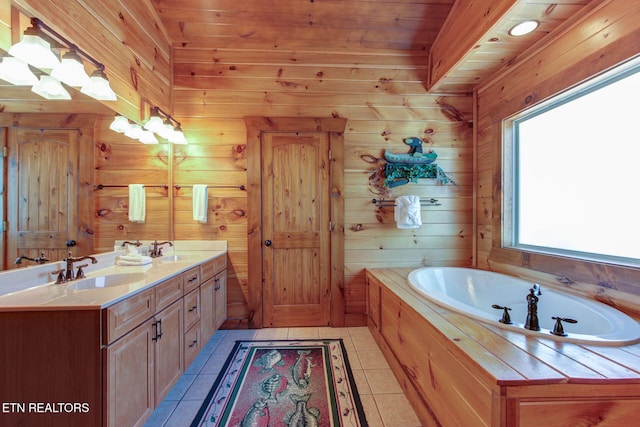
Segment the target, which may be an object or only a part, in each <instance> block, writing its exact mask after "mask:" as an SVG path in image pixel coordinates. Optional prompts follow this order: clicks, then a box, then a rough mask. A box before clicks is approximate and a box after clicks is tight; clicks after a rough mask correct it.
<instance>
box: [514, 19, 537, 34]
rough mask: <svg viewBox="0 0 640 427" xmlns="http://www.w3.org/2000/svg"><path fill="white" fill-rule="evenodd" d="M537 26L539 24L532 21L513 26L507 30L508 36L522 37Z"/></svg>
mask: <svg viewBox="0 0 640 427" xmlns="http://www.w3.org/2000/svg"><path fill="white" fill-rule="evenodd" d="M539 25H540V22H538V21H536V20H534V19H530V20H527V21H522V22H520V23H518V24H516V25H514V26H513V27H511V29H510V30H509V35H511V36H514V37H520V36H524V35H526V34H529V33H531V32H533V30H535V29H536V28H538V26H539Z"/></svg>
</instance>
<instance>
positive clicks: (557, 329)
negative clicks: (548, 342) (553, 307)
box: [550, 316, 578, 337]
mask: <svg viewBox="0 0 640 427" xmlns="http://www.w3.org/2000/svg"><path fill="white" fill-rule="evenodd" d="M552 319H553V320H555V321H556V324H555V325H553V331H550V332H551V333H552V334H553V335H558V336H560V337H566V336H567V333H566V332H565V331H564V328H563V327H562V322H567V323H578V321H577V320H575V319H566V318H562V317H556V316H553V317H552Z"/></svg>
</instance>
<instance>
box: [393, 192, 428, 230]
mask: <svg viewBox="0 0 640 427" xmlns="http://www.w3.org/2000/svg"><path fill="white" fill-rule="evenodd" d="M394 216H395V220H396V225H397V227H398V228H419V227H420V226H422V218H421V217H420V197H418V196H400V197H397V198H396V207H395V211H394Z"/></svg>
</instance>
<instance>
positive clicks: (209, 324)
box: [200, 277, 216, 343]
mask: <svg viewBox="0 0 640 427" xmlns="http://www.w3.org/2000/svg"><path fill="white" fill-rule="evenodd" d="M215 287H216V280H215V277H212V278H211V279H209V280H207V281H206V282H204V283H203V284H202V285H200V336H201V337H202V342H203V343H206V342H207V341H209V338H211V336H212V335H213V334H214V333H215V331H216V312H215V310H216V291H215Z"/></svg>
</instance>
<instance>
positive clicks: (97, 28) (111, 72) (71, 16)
mask: <svg viewBox="0 0 640 427" xmlns="http://www.w3.org/2000/svg"><path fill="white" fill-rule="evenodd" d="M12 4H13V5H15V6H16V8H17V9H16V10H19V11H21V12H23V13H24V14H25V15H27V16H28V17H37V18H40V19H41V20H42V21H43V22H44V23H45V24H46V25H48V26H49V27H51V28H53V29H54V30H55V31H57V32H59V33H60V34H62V35H63V36H65V37H66V38H67V39H69V40H70V41H71V42H73V43H75V44H77V45H78V47H79V48H80V49H82V50H83V51H85V52H86V53H88V54H89V55H91V56H92V57H94V58H95V59H96V60H97V61H99V62H101V63H103V64H104V65H105V66H106V73H107V76H108V78H109V82H110V84H111V87H112V88H113V90H114V91H115V92H116V93H117V94H118V97H119V99H118V101H114V102H105V104H106V105H108V106H109V107H110V108H113V109H114V110H115V111H118V112H120V113H122V114H124V115H126V116H127V117H129V118H131V119H133V120H140V119H141V110H142V114H143V115H144V114H145V111H147V110H148V105H146V104H151V105H154V106H159V107H160V108H162V109H164V110H165V111H169V109H170V107H171V50H170V46H169V42H168V38H167V36H166V34H165V33H164V27H163V26H162V25H161V24H160V20H159V19H158V17H157V14H156V13H155V10H154V9H153V7H152V6H151V4H150V3H148V2H131V1H125V0H87V1H80V0H71V1H69V0H0V49H2V50H5V51H7V50H9V48H10V47H11V44H12V28H11V9H12V7H11V5H12ZM24 21H25V22H26V24H28V22H29V21H28V20H26V19H25V20H24ZM22 31H23V29H22V28H19V29H16V28H14V29H13V33H14V37H20V36H21V32H22ZM85 66H86V68H87V71H88V72H89V73H90V72H92V71H93V67H91V66H90V65H89V64H85Z"/></svg>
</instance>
